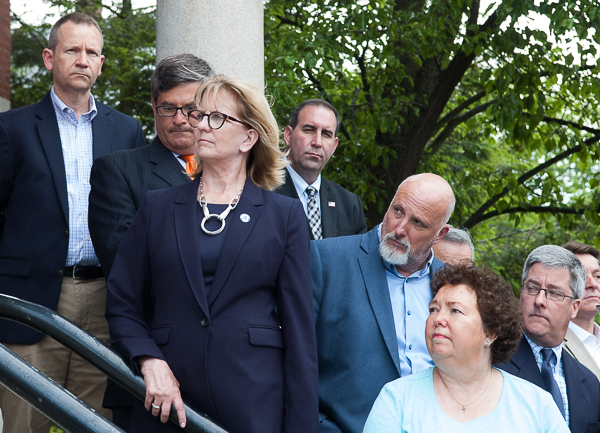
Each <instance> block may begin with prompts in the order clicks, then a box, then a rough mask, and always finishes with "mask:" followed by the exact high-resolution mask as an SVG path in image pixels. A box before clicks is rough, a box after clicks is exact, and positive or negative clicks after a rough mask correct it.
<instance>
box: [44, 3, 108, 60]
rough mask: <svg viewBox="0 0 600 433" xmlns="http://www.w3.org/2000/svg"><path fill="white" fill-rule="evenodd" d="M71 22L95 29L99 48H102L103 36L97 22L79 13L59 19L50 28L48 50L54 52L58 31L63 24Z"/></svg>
mask: <svg viewBox="0 0 600 433" xmlns="http://www.w3.org/2000/svg"><path fill="white" fill-rule="evenodd" d="M68 22H71V23H73V24H77V25H85V26H92V27H95V28H96V30H98V32H99V33H100V39H101V41H102V45H101V46H100V48H101V49H102V47H103V46H104V36H103V35H102V29H101V28H100V26H99V25H98V22H97V21H96V20H95V19H94V18H92V17H91V16H89V15H86V14H82V13H80V12H73V13H70V14H67V15H65V16H63V17H61V18H60V19H59V20H58V21H57V22H55V23H54V25H53V26H52V28H51V29H50V36H49V37H48V48H49V49H50V50H52V51H54V50H56V46H57V45H58V31H59V30H60V28H61V26H62V25H63V24H66V23H68Z"/></svg>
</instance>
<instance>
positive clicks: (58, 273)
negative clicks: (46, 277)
mask: <svg viewBox="0 0 600 433" xmlns="http://www.w3.org/2000/svg"><path fill="white" fill-rule="evenodd" d="M56 276H57V277H58V278H60V277H62V276H63V271H62V270H60V269H59V270H58V271H56Z"/></svg>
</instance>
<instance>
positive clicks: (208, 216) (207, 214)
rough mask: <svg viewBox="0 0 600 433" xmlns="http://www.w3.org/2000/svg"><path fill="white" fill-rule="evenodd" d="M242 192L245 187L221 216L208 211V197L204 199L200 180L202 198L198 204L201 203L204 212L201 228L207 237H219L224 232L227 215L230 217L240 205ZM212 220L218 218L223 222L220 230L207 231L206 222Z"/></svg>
mask: <svg viewBox="0 0 600 433" xmlns="http://www.w3.org/2000/svg"><path fill="white" fill-rule="evenodd" d="M242 192H244V187H243V186H242V189H241V191H240V192H239V194H238V195H236V196H235V197H234V198H233V199H232V200H231V201H230V202H229V206H227V209H225V210H224V211H223V212H221V213H220V214H216V213H210V212H209V211H208V204H207V203H206V197H204V191H203V190H202V178H200V198H198V202H199V203H200V206H201V207H202V212H204V218H202V222H201V223H200V227H201V228H202V231H203V232H204V233H206V234H207V235H210V236H215V235H218V234H219V233H221V232H222V231H223V229H224V228H225V218H227V215H229V212H231V211H232V210H234V209H235V208H236V206H237V205H238V203H239V201H240V196H241V195H242ZM211 218H216V219H218V220H219V221H221V227H220V228H218V229H217V230H215V231H210V230H207V229H206V227H204V225H205V224H206V222H207V221H208V220H210V219H211Z"/></svg>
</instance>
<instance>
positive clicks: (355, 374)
mask: <svg viewBox="0 0 600 433" xmlns="http://www.w3.org/2000/svg"><path fill="white" fill-rule="evenodd" d="M453 209H454V193H453V192H452V188H451V187H450V185H448V183H447V182H446V181H445V180H444V179H442V178H441V177H439V176H437V175H435V174H431V173H423V174H419V175H415V176H411V177H409V178H407V179H406V180H405V181H404V182H403V183H402V184H401V185H400V186H399V187H398V190H397V192H396V195H395V196H394V199H393V200H392V202H391V204H390V206H389V208H388V211H387V213H386V214H385V216H384V218H383V223H382V224H380V225H378V226H377V227H375V228H374V229H373V230H371V231H370V232H367V233H365V234H362V235H354V236H342V237H338V238H328V239H324V240H316V241H312V242H311V273H312V285H313V297H314V305H315V320H316V330H317V350H318V356H319V412H320V413H319V420H320V431H321V432H322V433H325V432H345V433H360V432H362V430H363V427H364V424H365V421H366V419H367V416H368V414H369V411H370V410H371V406H372V405H373V402H374V401H375V399H376V398H377V395H378V394H379V392H380V391H381V388H383V386H384V385H385V384H386V383H388V382H390V381H392V380H395V379H397V378H398V377H400V376H407V375H410V374H413V373H417V372H419V371H422V370H425V369H427V368H429V367H431V366H433V362H432V360H431V357H430V356H429V352H428V351H427V345H426V343H425V322H426V320H427V317H428V316H429V302H431V299H432V294H431V288H430V280H431V276H432V275H433V274H434V273H435V272H436V271H437V270H438V269H440V268H441V267H442V266H443V263H442V262H441V261H439V260H438V259H436V258H435V257H434V256H433V254H432V251H431V247H432V245H434V244H435V243H436V242H438V241H439V240H440V238H442V237H443V236H444V235H445V234H446V232H447V231H448V225H447V224H446V223H447V222H448V219H449V218H450V215H451V214H452V210H453Z"/></svg>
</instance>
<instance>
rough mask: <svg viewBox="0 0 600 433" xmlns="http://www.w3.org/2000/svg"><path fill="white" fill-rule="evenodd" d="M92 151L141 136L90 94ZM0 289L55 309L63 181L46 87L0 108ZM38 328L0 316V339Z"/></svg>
mask: <svg viewBox="0 0 600 433" xmlns="http://www.w3.org/2000/svg"><path fill="white" fill-rule="evenodd" d="M96 107H97V109H98V114H97V115H96V116H95V117H94V119H93V120H92V129H93V143H94V144H93V155H94V159H95V158H98V157H99V156H101V155H104V154H105V153H109V152H113V151H115V150H121V149H132V148H134V147H136V146H142V145H143V144H144V137H143V134H142V128H141V125H140V123H139V122H137V121H136V120H134V119H132V118H131V117H129V116H126V115H124V114H122V113H119V112H118V111H116V110H114V109H112V108H110V107H107V106H105V105H104V104H102V103H100V102H98V101H96ZM0 212H1V213H2V217H1V218H0V292H2V293H5V294H7V295H11V296H15V297H18V298H21V299H25V300H27V301H31V302H35V303H36V304H41V305H43V306H45V307H48V308H51V309H53V310H54V309H56V306H57V305H58V298H59V295H60V288H61V284H62V276H63V272H64V268H65V264H66V260H67V248H68V242H69V232H68V230H69V209H68V200H67V181H66V174H65V168H64V160H63V154H62V147H61V141H60V133H59V130H58V123H57V120H56V114H55V112H54V106H53V105H52V100H51V98H50V94H48V95H46V97H45V98H44V99H42V100H41V101H40V102H38V103H36V104H33V105H29V106H27V107H22V108H18V109H16V110H10V111H8V112H6V113H2V114H0ZM42 337H43V334H41V333H39V332H37V331H34V330H33V329H31V328H29V327H26V326H24V325H20V324H17V323H16V322H9V321H4V320H2V321H0V341H1V342H3V343H19V344H33V343H35V342H37V341H39V340H41V338H42Z"/></svg>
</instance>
